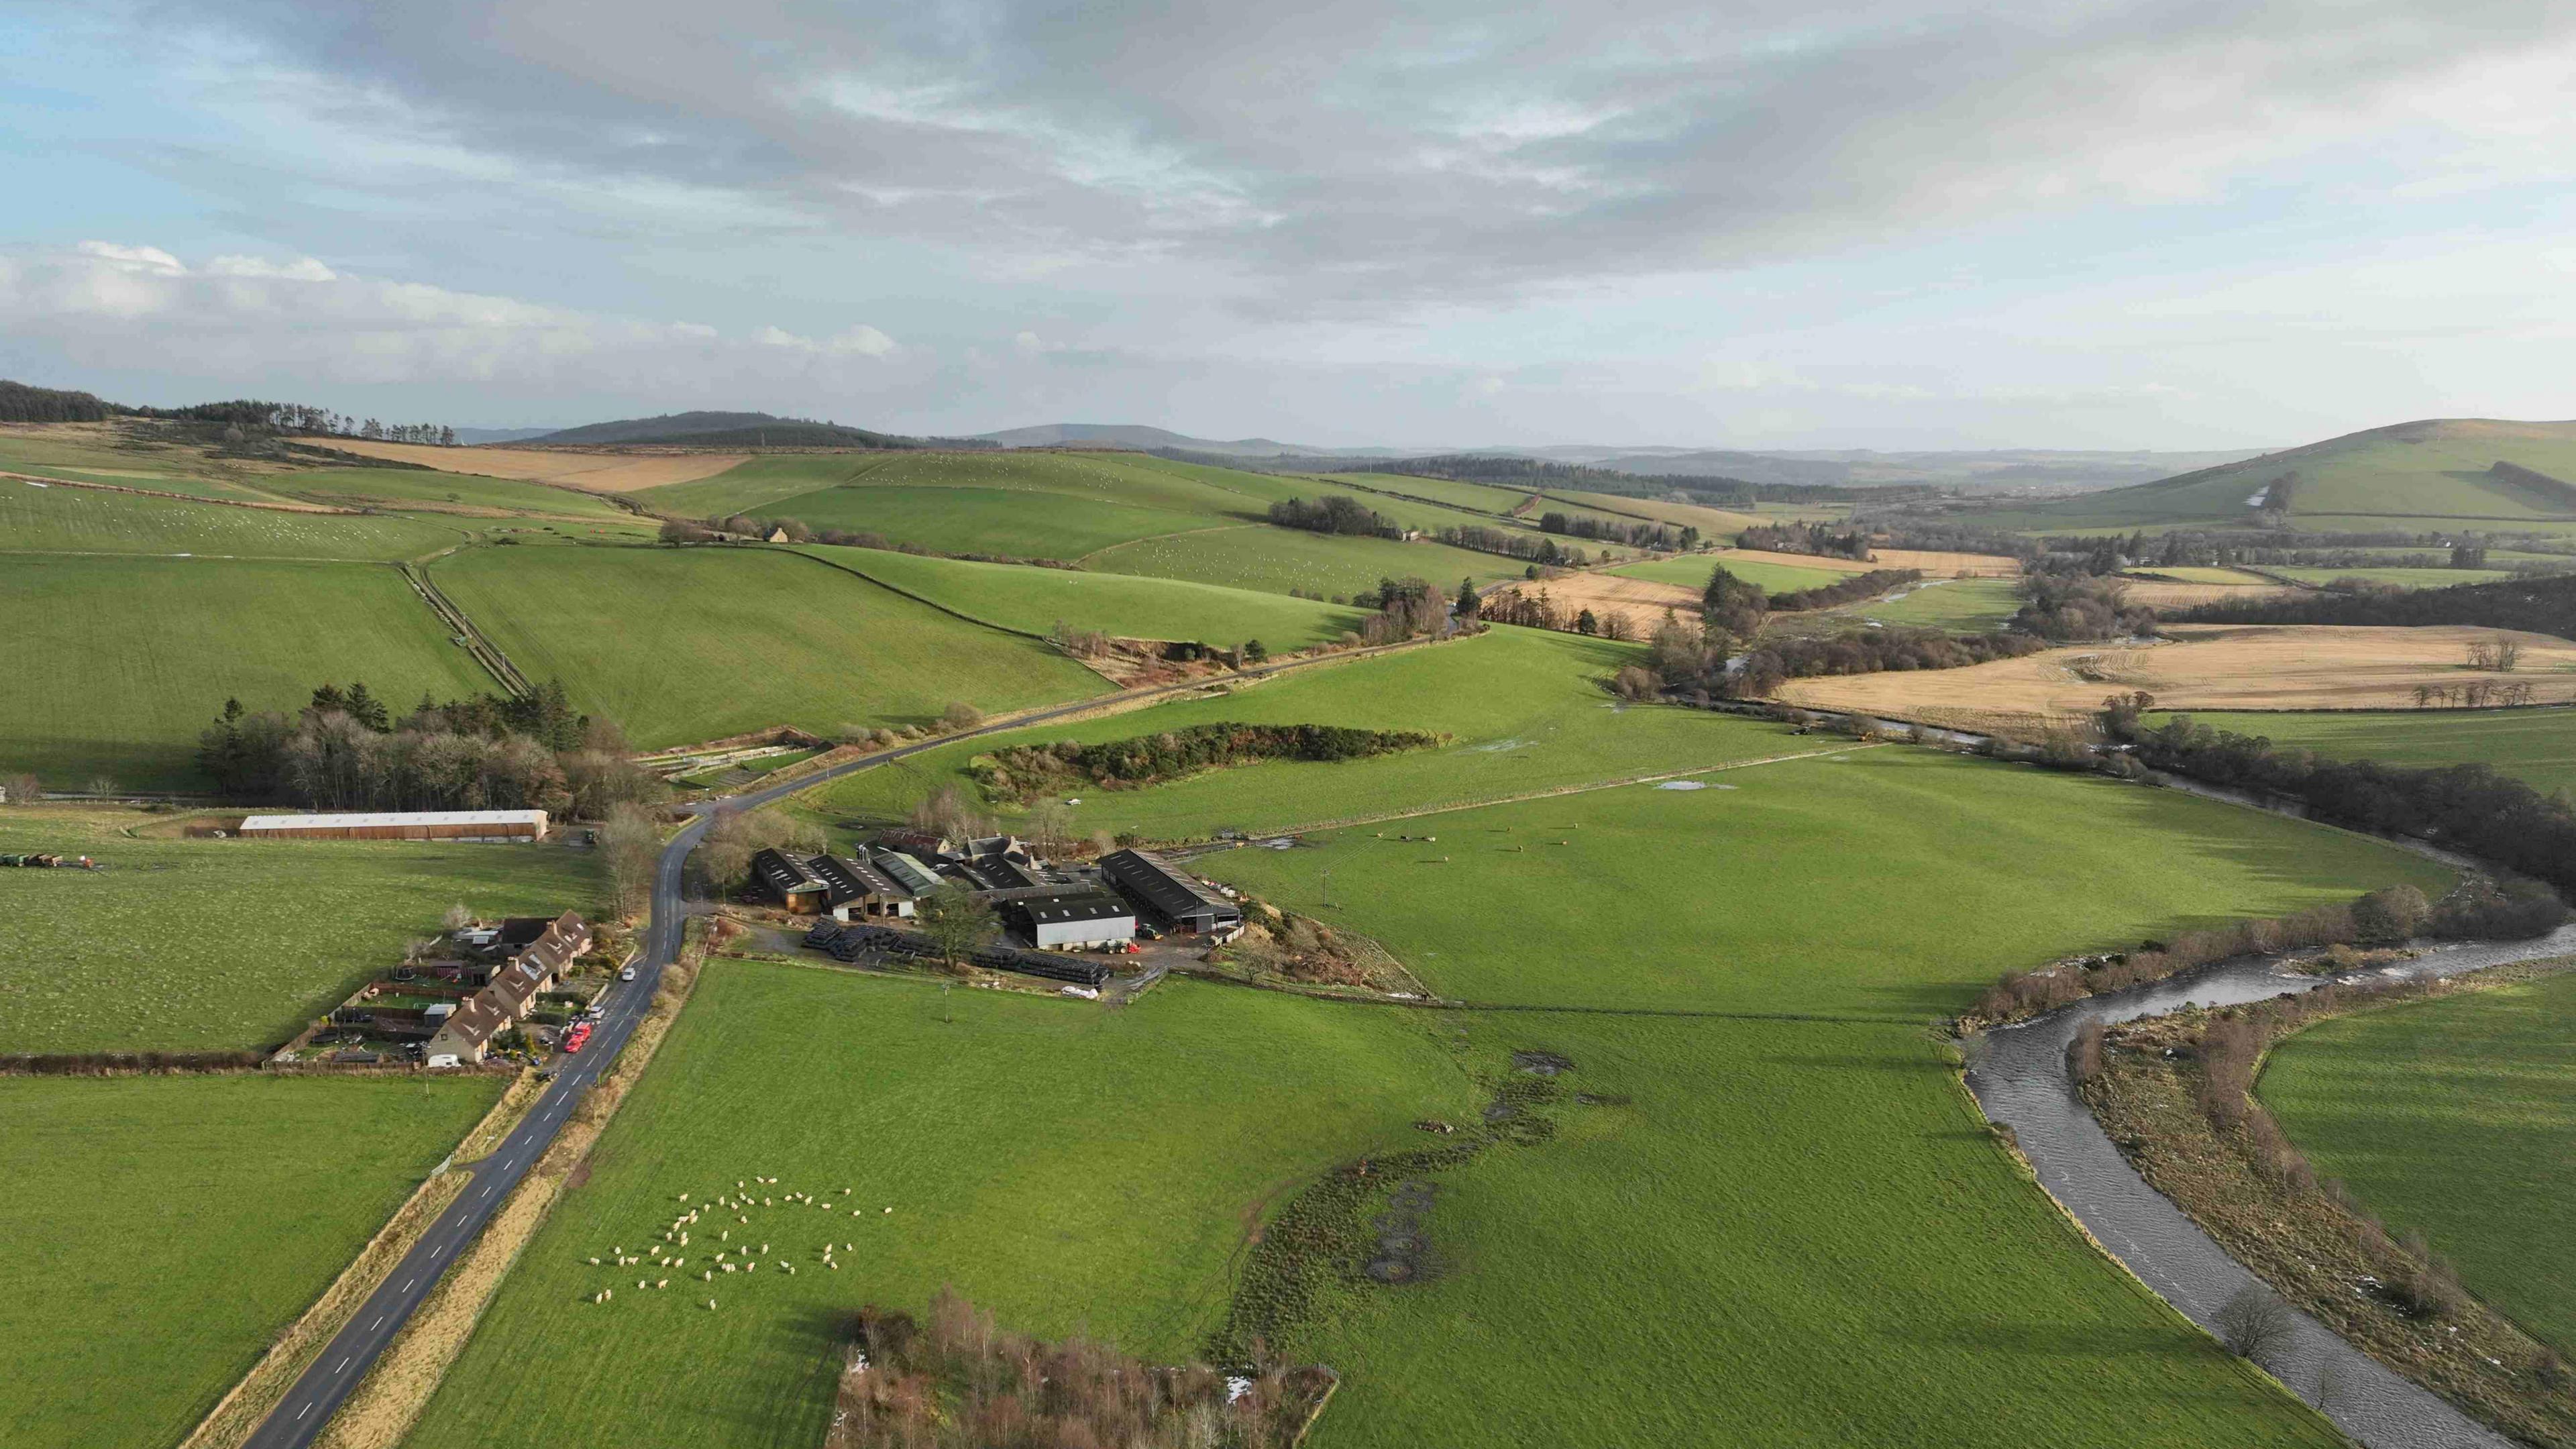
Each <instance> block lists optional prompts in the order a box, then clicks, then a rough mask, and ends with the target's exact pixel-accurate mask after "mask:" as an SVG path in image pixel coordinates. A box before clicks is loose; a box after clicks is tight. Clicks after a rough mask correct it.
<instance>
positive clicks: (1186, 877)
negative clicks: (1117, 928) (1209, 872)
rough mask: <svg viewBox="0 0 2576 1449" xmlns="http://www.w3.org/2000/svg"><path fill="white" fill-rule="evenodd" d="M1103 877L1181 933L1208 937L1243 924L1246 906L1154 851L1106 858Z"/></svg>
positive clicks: (1151, 915) (1119, 853)
mask: <svg viewBox="0 0 2576 1449" xmlns="http://www.w3.org/2000/svg"><path fill="white" fill-rule="evenodd" d="M1100 878H1101V879H1102V880H1104V881H1107V882H1108V883H1109V884H1110V886H1111V887H1112V888H1114V889H1115V890H1116V891H1117V892H1118V893H1119V894H1120V895H1122V896H1125V897H1126V898H1127V899H1129V900H1131V901H1134V902H1135V903H1136V904H1137V905H1139V906H1141V907H1143V908H1144V910H1145V912H1146V914H1147V916H1148V917H1149V918H1150V919H1152V920H1154V921H1156V922H1159V923H1161V924H1163V925H1167V926H1170V927H1171V928H1172V929H1174V930H1176V931H1184V932H1188V933H1191V934H1193V935H1201V936H1206V935H1217V934H1220V933H1224V932H1229V931H1235V930H1240V929H1241V928H1242V926H1243V907H1241V906H1238V905H1236V904H1235V903H1234V902H1232V901H1230V900H1227V899H1226V898H1225V897H1224V896H1223V895H1220V894H1219V893H1218V892H1217V890H1216V888H1215V887H1214V886H1211V885H1209V884H1208V883H1206V882H1205V881H1202V880H1200V879H1199V878H1198V877H1197V876H1194V875H1192V874H1190V873H1189V872H1188V871H1185V870H1182V869H1181V868H1180V867H1178V866H1176V865H1173V864H1172V863H1171V862H1170V861H1167V860H1165V859H1163V858H1162V857H1161V856H1159V855H1155V854H1153V853H1152V852H1150V851H1143V850H1120V851H1113V852H1111V853H1110V854H1108V855H1104V856H1102V857H1101V858H1100Z"/></svg>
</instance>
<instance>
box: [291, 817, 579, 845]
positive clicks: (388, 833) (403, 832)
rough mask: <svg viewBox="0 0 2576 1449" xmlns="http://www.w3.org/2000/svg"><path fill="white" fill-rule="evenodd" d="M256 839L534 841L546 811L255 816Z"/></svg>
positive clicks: (542, 828)
mask: <svg viewBox="0 0 2576 1449" xmlns="http://www.w3.org/2000/svg"><path fill="white" fill-rule="evenodd" d="M241 833H242V835H243V836H244V837H245V838H247V839H251V840H458V841H482V842H492V843H502V844H528V843H533V842H535V841H539V840H543V839H545V838H546V812H544V811H543V810H396V811H385V812H381V813H377V814H371V815H253V816H250V817H248V818H246V819H244V820H243V821H242V823H241Z"/></svg>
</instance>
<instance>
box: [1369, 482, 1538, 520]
mask: <svg viewBox="0 0 2576 1449" xmlns="http://www.w3.org/2000/svg"><path fill="white" fill-rule="evenodd" d="M1319 481H1321V482H1325V483H1339V482H1347V483H1352V484H1355V485H1357V486H1359V487H1361V488H1366V489H1369V490H1371V491H1374V492H1378V493H1401V494H1404V495H1405V496H1407V497H1410V498H1427V499H1429V500H1431V501H1432V502H1434V503H1446V504H1448V505H1450V506H1451V507H1453V508H1464V509H1467V510H1469V511H1471V512H1476V513H1497V514H1504V515H1509V514H1510V513H1511V511H1512V510H1513V509H1515V508H1518V507H1519V506H1520V505H1521V504H1522V503H1523V502H1525V501H1527V500H1528V499H1529V498H1530V497H1531V496H1532V493H1531V490H1530V489H1527V488H1505V487H1501V486H1498V485H1496V484H1492V483H1469V482H1464V481H1461V480H1459V479H1455V478H1416V477H1412V476H1410V475H1408V474H1404V473H1327V474H1322V475H1319ZM1532 511H1533V512H1536V511H1539V510H1532Z"/></svg>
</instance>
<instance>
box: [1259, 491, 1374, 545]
mask: <svg viewBox="0 0 2576 1449" xmlns="http://www.w3.org/2000/svg"><path fill="white" fill-rule="evenodd" d="M1270 521H1271V522H1272V523H1275V524H1277V525H1279V526H1280V527H1281V528H1302V529H1304V530H1306V531H1307V532H1308V533H1333V534H1354V535H1362V536H1368V537H1376V538H1402V537H1404V527H1403V525H1401V524H1399V523H1397V522H1396V521H1395V520H1394V519H1392V518H1389V517H1387V516H1386V515H1385V514H1383V513H1380V512H1378V511H1377V510H1376V509H1374V508H1371V507H1369V506H1368V505H1367V504H1365V503H1362V502H1360V501H1359V500H1358V499H1356V498H1353V497H1350V496H1349V495H1347V494H1342V493H1327V494H1325V495H1324V496H1323V497H1321V498H1319V499H1316V500H1315V501H1314V502H1312V503H1309V502H1307V501H1306V500H1305V499H1303V498H1282V499H1280V500H1279V501H1278V502H1276V503H1273V504H1271V505H1270Z"/></svg>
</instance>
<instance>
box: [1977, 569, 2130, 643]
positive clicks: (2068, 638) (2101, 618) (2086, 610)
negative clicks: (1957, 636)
mask: <svg viewBox="0 0 2576 1449" xmlns="http://www.w3.org/2000/svg"><path fill="white" fill-rule="evenodd" d="M2021 596H2022V605H2021V608H2020V610H2019V611H2017V612H2016V613H2014V615H2013V616H2012V619H2011V621H2010V625H2009V627H2011V628H2013V629H2015V630H2018V631H2020V632H2022V633H2026V634H2031V635H2035V636H2037V637H2039V638H2042V639H2046V640H2049V641H2050V642H2052V643H2058V644H2068V643H2076V642H2081V641H2087V640H2094V639H2131V638H2141V637H2144V636H2147V635H2151V634H2153V633H2155V631H2156V611H2155V610H2154V609H2152V608H2149V607H2148V606H2146V605H2144V604H2133V603H2131V602H2130V601H2129V586H2128V585H2127V584H2126V583H2125V582H2123V581H2121V580H2119V579H2116V578H2098V577H2091V576H2086V575H2078V574H2048V573H2037V574H2029V575H2026V576H2024V577H2023V579H2022V581H2021Z"/></svg>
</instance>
